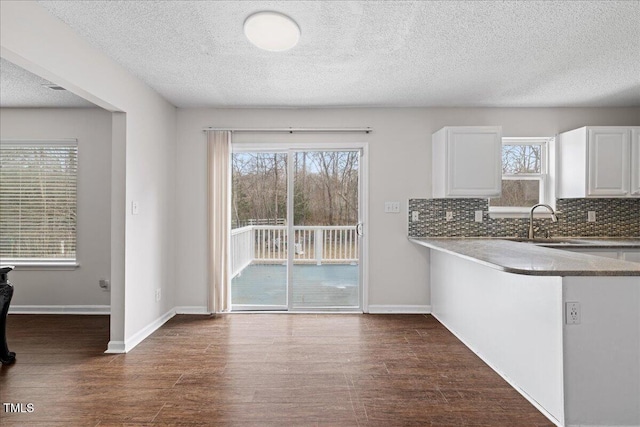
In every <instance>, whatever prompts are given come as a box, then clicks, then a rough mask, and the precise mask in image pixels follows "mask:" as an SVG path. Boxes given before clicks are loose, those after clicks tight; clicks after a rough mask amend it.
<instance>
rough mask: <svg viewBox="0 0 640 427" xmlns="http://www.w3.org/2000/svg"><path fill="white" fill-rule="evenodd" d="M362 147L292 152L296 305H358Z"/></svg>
mask: <svg viewBox="0 0 640 427" xmlns="http://www.w3.org/2000/svg"><path fill="white" fill-rule="evenodd" d="M359 157H360V152H359V151H309V152H307V151H301V152H296V153H293V155H292V159H293V209H292V210H293V215H292V217H293V240H294V241H293V244H294V248H295V251H294V259H293V262H292V263H291V268H292V274H291V277H290V293H291V307H292V308H293V309H338V308H345V307H351V308H358V307H359V306H360V305H359V301H360V286H359V283H360V281H359V269H358V264H359V263H358V261H359V258H360V256H359V248H358V243H359V238H358V237H359V236H358V224H359V222H360V219H359V215H358V212H359V204H358V201H359V197H358V195H359Z"/></svg>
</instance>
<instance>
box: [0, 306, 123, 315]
mask: <svg viewBox="0 0 640 427" xmlns="http://www.w3.org/2000/svg"><path fill="white" fill-rule="evenodd" d="M9 314H95V315H107V316H108V315H110V314H111V306H108V305H12V306H9Z"/></svg>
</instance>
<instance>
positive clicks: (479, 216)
mask: <svg viewBox="0 0 640 427" xmlns="http://www.w3.org/2000/svg"><path fill="white" fill-rule="evenodd" d="M475 220H476V222H482V211H476V215H475Z"/></svg>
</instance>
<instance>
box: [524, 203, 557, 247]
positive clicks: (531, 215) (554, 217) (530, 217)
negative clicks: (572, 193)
mask: <svg viewBox="0 0 640 427" xmlns="http://www.w3.org/2000/svg"><path fill="white" fill-rule="evenodd" d="M540 206H544V207H545V208H547V209H549V212H551V221H552V222H558V217H557V216H556V213H555V212H554V211H553V208H552V207H551V206H549V205H546V204H544V203H538V204H537V205H533V207H532V208H531V211H530V212H529V238H530V239H533V238H534V235H533V234H534V233H533V211H535V210H536V208H537V207H540Z"/></svg>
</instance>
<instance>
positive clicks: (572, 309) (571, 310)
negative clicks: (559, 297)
mask: <svg viewBox="0 0 640 427" xmlns="http://www.w3.org/2000/svg"><path fill="white" fill-rule="evenodd" d="M565 316H566V319H565V323H566V324H567V325H578V324H580V303H579V302H567V303H565Z"/></svg>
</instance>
